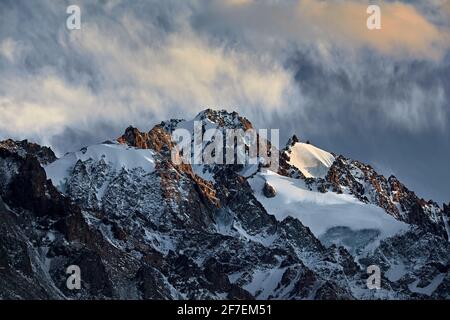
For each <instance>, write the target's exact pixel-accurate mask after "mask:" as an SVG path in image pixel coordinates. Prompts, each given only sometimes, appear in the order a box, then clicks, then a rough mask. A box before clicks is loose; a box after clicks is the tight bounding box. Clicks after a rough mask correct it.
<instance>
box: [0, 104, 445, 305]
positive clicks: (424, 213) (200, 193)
mask: <svg viewBox="0 0 450 320" xmlns="http://www.w3.org/2000/svg"><path fill="white" fill-rule="evenodd" d="M194 121H197V122H199V123H201V124H202V126H203V127H204V128H216V129H243V130H247V129H249V128H253V125H252V124H251V122H250V121H249V120H248V119H246V118H244V117H242V116H240V115H239V114H238V113H236V112H227V111H225V110H212V109H207V110H204V111H202V112H201V113H199V114H198V115H197V116H196V117H195V118H194V119H193V120H190V121H187V120H183V119H171V120H169V121H163V122H161V123H159V124H157V125H155V126H154V127H153V128H152V129H151V130H150V131H148V132H143V131H140V130H139V129H137V128H134V127H132V126H130V127H128V128H127V129H126V130H125V132H124V134H123V135H122V136H120V137H118V138H117V139H114V140H111V141H105V142H103V143H100V144H97V145H90V146H87V147H85V148H82V149H81V150H79V151H76V152H71V153H67V154H66V155H64V156H62V157H61V158H57V157H56V156H55V154H54V152H53V151H52V150H51V149H50V148H48V147H45V146H40V145H37V144H34V143H31V142H28V141H26V140H25V141H13V140H11V139H9V140H5V141H2V142H0V298H1V299H449V298H450V243H449V238H450V228H449V223H450V222H449V220H450V203H449V204H448V205H446V204H443V205H442V206H440V205H439V204H437V203H435V202H434V201H432V200H429V201H428V200H424V199H422V198H420V197H419V196H418V195H416V194H415V193H414V192H413V191H411V190H409V189H408V188H407V187H406V186H405V185H404V184H402V183H401V182H400V181H399V180H398V179H397V178H396V177H395V176H390V177H384V176H383V175H381V174H379V173H377V172H376V171H375V170H374V168H373V167H371V166H370V165H368V164H365V163H362V162H360V161H357V160H352V159H349V158H346V157H344V156H342V155H337V154H334V153H332V152H328V151H325V150H321V149H320V148H318V147H316V146H314V145H312V144H311V143H309V142H308V141H302V140H301V139H299V138H298V137H296V136H293V137H292V138H291V139H289V141H288V142H287V144H286V145H285V146H284V147H283V148H280V150H277V152H279V167H278V169H277V170H272V169H269V168H268V167H267V166H265V165H263V164H261V163H260V164H256V165H248V164H228V165H219V164H216V165H211V164H186V163H182V164H175V163H174V162H173V161H172V158H171V150H172V149H173V147H174V146H175V144H176V143H175V142H174V141H173V139H172V133H173V132H174V131H175V130H176V129H178V128H188V129H189V130H190V128H192V123H193V122H194ZM71 265H76V266H79V268H80V270H81V280H82V286H81V289H79V290H71V289H69V288H68V287H67V285H66V281H67V278H68V274H67V273H66V270H67V267H68V266H71ZM370 266H375V267H376V268H379V270H380V272H381V281H380V288H376V289H374V288H370V286H368V283H367V282H368V279H369V277H370V276H371V274H370V272H368V267H370Z"/></svg>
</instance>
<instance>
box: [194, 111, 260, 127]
mask: <svg viewBox="0 0 450 320" xmlns="http://www.w3.org/2000/svg"><path fill="white" fill-rule="evenodd" d="M204 120H209V121H211V122H213V123H215V124H217V125H219V127H223V128H227V129H243V130H247V129H251V128H253V125H252V123H251V122H250V121H249V120H248V119H247V118H245V117H242V116H240V115H239V113H237V112H236V111H232V112H229V111H227V110H225V109H221V110H214V109H211V108H208V109H205V110H203V111H201V112H200V113H198V114H197V116H196V117H195V118H194V121H204Z"/></svg>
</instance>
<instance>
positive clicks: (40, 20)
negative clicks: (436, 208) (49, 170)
mask: <svg viewBox="0 0 450 320" xmlns="http://www.w3.org/2000/svg"><path fill="white" fill-rule="evenodd" d="M369 4H377V5H379V7H380V9H381V29H380V30H368V28H367V27H366V20H367V18H368V16H369V15H368V14H367V12H366V9H367V6H368V5H369ZM69 5H78V6H79V7H80V9H81V29H80V30H68V29H67V27H66V20H67V18H68V16H69V15H68V14H67V13H66V8H67V7H68V6H69ZM208 107H209V108H217V109H227V110H229V111H238V112H239V113H240V114H242V115H243V116H246V117H247V118H248V119H249V120H250V121H252V123H253V124H254V125H255V126H256V127H258V128H268V129H270V128H279V129H280V137H281V141H280V143H281V144H284V142H285V141H286V140H287V139H288V138H289V137H290V136H291V135H292V134H294V133H295V134H297V135H298V136H299V137H300V138H301V139H303V140H307V139H308V140H310V141H311V143H313V144H315V145H317V146H318V147H320V148H323V149H325V150H328V151H332V152H334V153H337V154H343V155H344V156H346V157H349V158H353V159H358V160H361V161H363V162H366V163H369V164H371V165H372V166H374V167H375V168H376V169H377V170H378V171H379V172H380V173H382V174H384V175H387V176H389V175H390V174H394V175H395V176H397V178H399V179H400V180H401V181H402V182H404V183H405V184H406V185H407V186H408V187H409V188H411V189H413V190H414V191H416V193H417V194H418V195H419V196H421V197H424V198H426V199H430V198H431V199H433V200H435V201H438V202H439V203H442V202H444V201H445V202H449V201H450V186H449V182H450V161H449V160H450V0H428V1H419V0H415V1H366V0H358V1H356V0H348V1H339V0H335V1H334V0H330V1H321V0H284V1H276V0H267V1H265V0H259V1H256V0H227V1H226V0H223V1H215V0H212V1H198V0H183V1H182V0H178V1H172V0H165V1H150V0H147V1H140V0H134V1H125V0H101V1H87V0H86V1H76V0H70V1H55V0H38V1H28V0H0V139H6V138H13V139H28V140H31V141H34V142H38V143H41V144H44V145H48V146H51V147H52V148H53V149H54V150H55V152H56V153H57V154H58V155H62V154H64V153H65V152H69V151H74V150H78V149H80V148H81V147H83V146H85V145H89V144H93V143H98V142H102V141H104V140H106V139H113V138H115V137H117V136H119V135H120V134H121V133H122V132H123V131H124V129H125V128H126V127H127V126H128V125H130V124H131V125H134V126H136V127H138V128H140V129H141V130H149V129H151V128H152V127H153V125H155V124H156V123H158V122H160V121H162V120H166V119H170V118H186V119H190V118H192V117H194V116H195V115H196V114H197V113H198V112H199V111H201V110H203V109H205V108H208Z"/></svg>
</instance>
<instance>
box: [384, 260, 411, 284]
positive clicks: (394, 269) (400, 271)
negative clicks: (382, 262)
mask: <svg viewBox="0 0 450 320" xmlns="http://www.w3.org/2000/svg"><path fill="white" fill-rule="evenodd" d="M406 273H407V272H406V268H405V265H404V264H403V262H399V263H395V264H391V266H390V268H389V270H388V271H386V277H387V278H388V279H389V281H392V282H395V281H398V280H400V279H401V277H403V276H404V275H405V274H406Z"/></svg>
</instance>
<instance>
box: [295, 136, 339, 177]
mask: <svg viewBox="0 0 450 320" xmlns="http://www.w3.org/2000/svg"><path fill="white" fill-rule="evenodd" d="M334 160H335V158H334V156H333V155H332V154H331V153H329V152H327V151H324V150H322V149H319V148H317V147H315V146H313V145H311V144H307V143H302V142H298V143H296V144H294V146H292V147H291V154H290V161H289V164H290V165H293V166H294V167H296V168H297V169H299V170H300V171H301V172H302V173H303V174H304V175H305V177H307V178H323V177H325V176H326V175H327V173H328V169H329V168H330V167H331V165H332V164H333V162H334Z"/></svg>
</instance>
